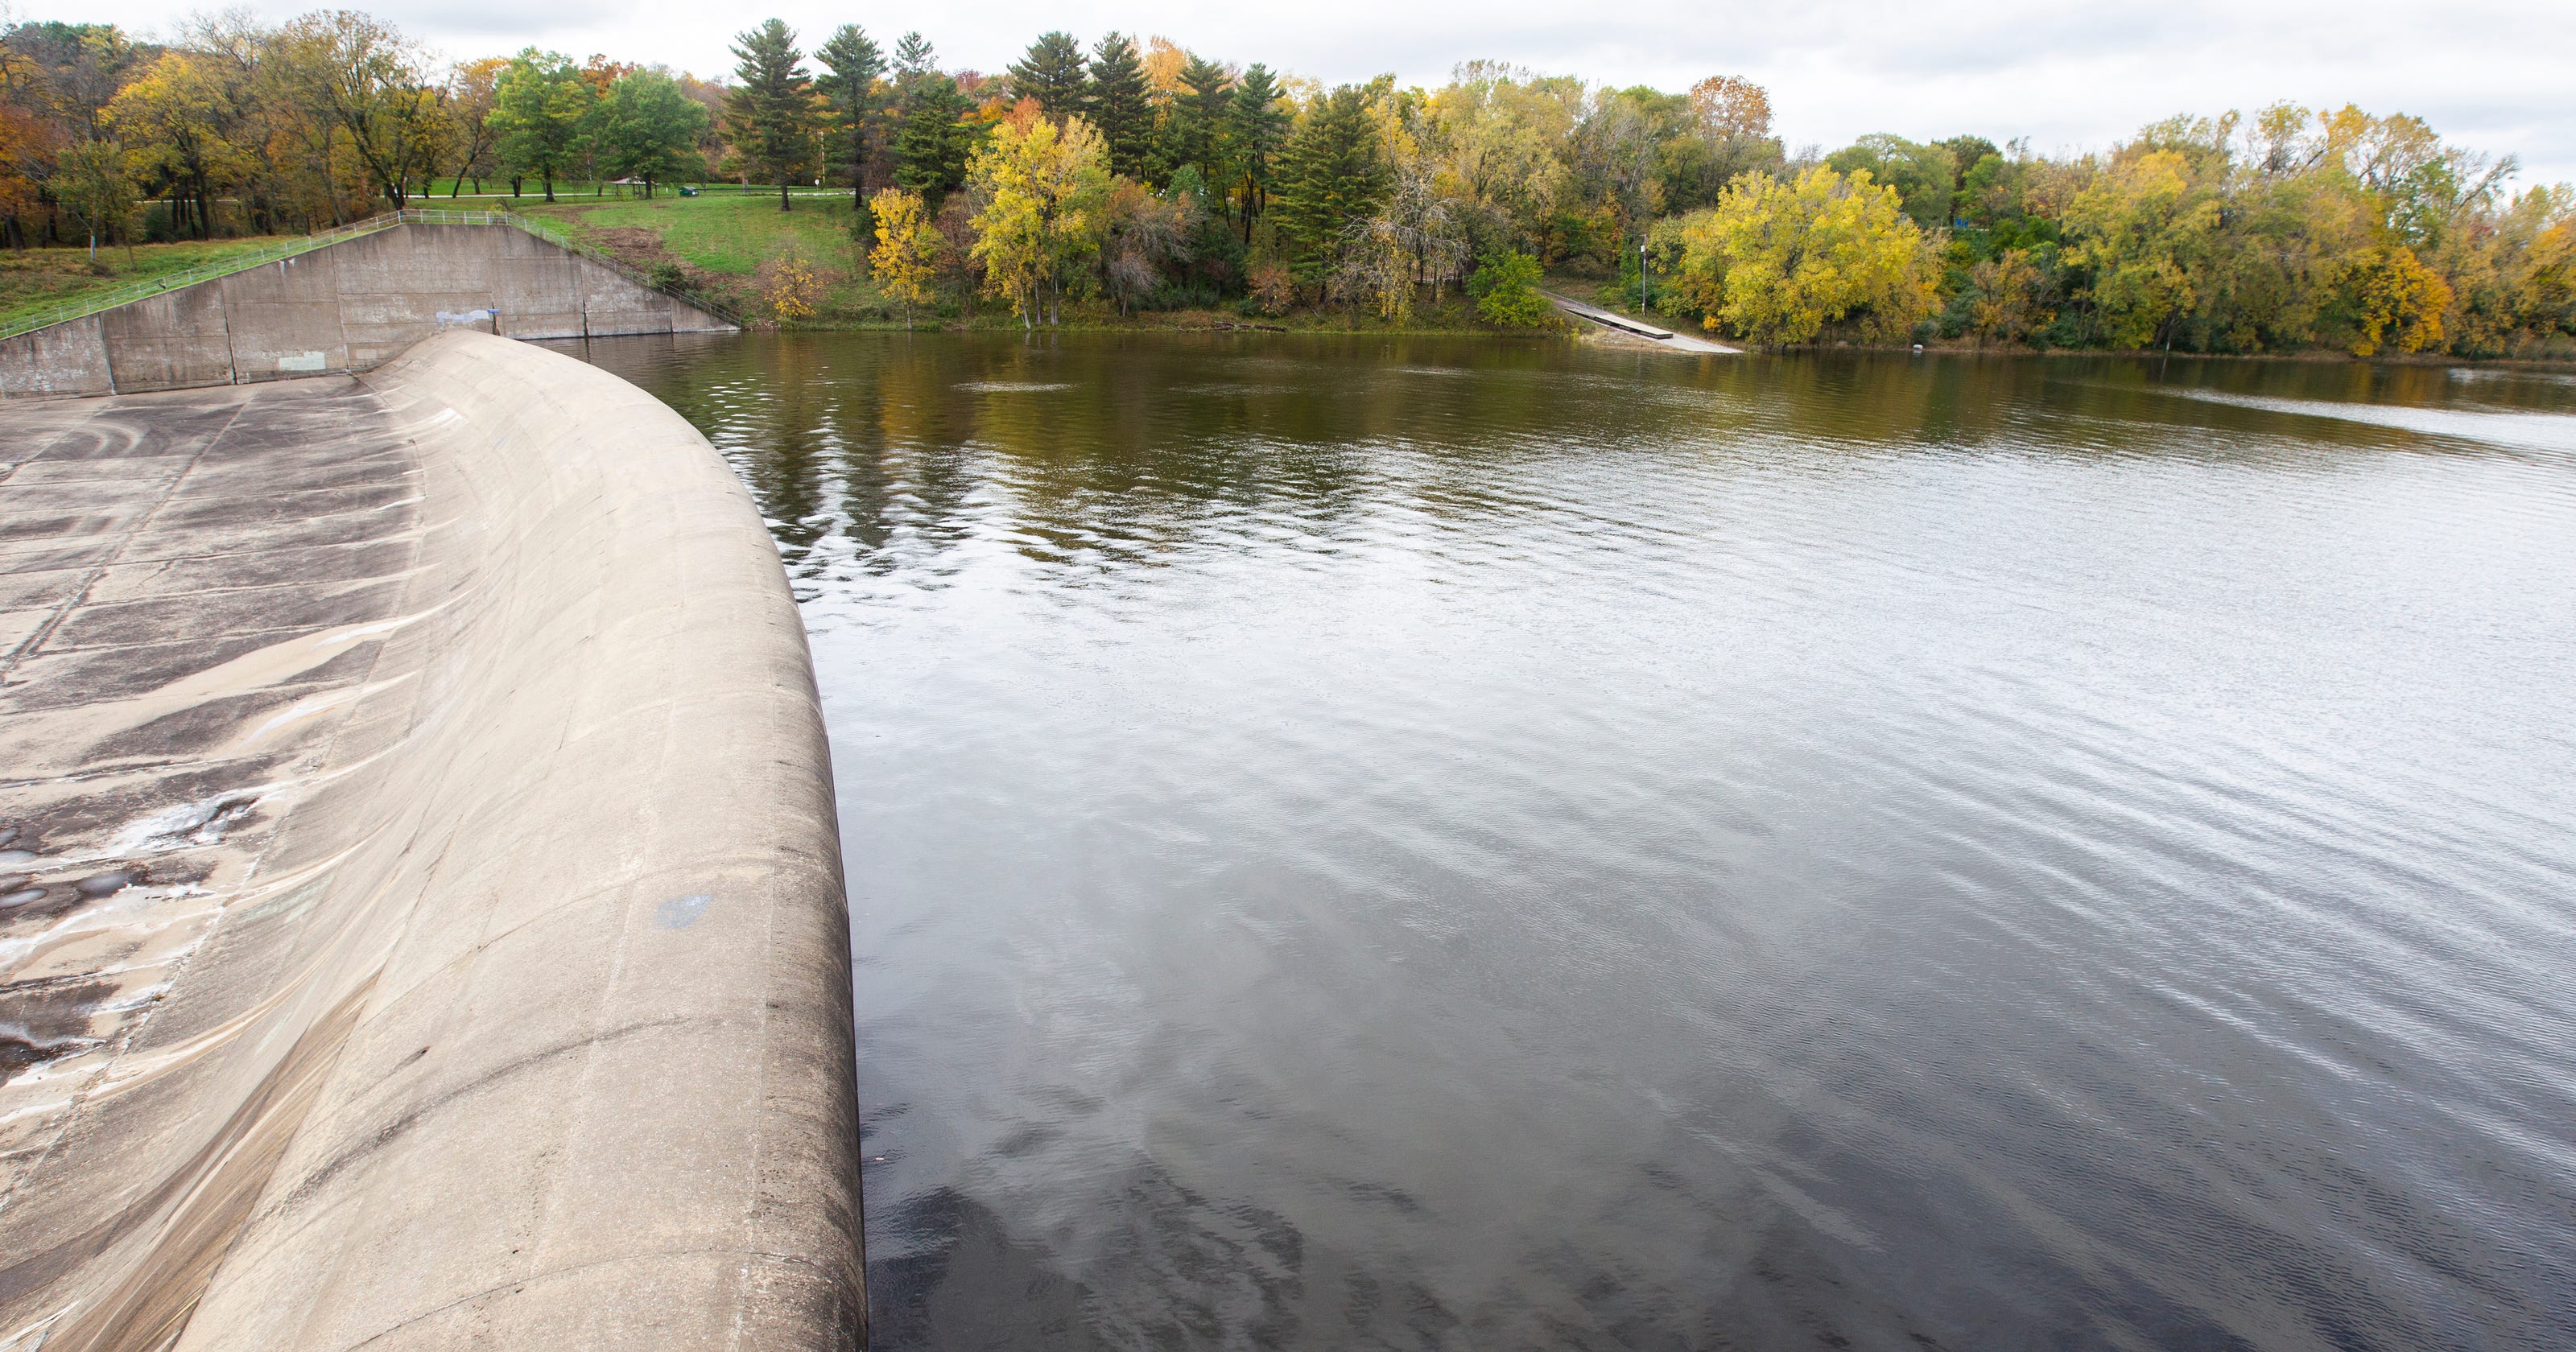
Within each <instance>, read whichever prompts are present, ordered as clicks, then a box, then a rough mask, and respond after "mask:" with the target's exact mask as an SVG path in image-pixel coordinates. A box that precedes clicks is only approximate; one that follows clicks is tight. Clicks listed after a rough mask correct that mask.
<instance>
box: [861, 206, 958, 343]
mask: <svg viewBox="0 0 2576 1352" xmlns="http://www.w3.org/2000/svg"><path fill="white" fill-rule="evenodd" d="M868 210H869V211H870V212H871V213H872V214H874V215H875V217H876V221H877V243H876V247H875V248H873V249H870V250H868V269H869V271H871V272H873V273H875V274H876V279H877V289H879V290H881V291H883V292H885V293H886V294H887V295H889V296H892V297H894V298H895V299H897V300H900V301H902V302H903V326H904V327H905V328H907V329H909V328H911V327H912V307H913V306H915V305H919V304H921V303H922V302H924V301H927V300H929V299H930V294H931V293H930V279H931V278H933V277H935V276H937V275H939V248H940V245H941V244H942V243H943V240H942V238H941V236H940V233H939V226H938V224H937V223H936V222H934V221H932V220H931V218H930V212H929V210H928V208H926V207H925V206H923V205H922V201H921V194H919V193H916V192H911V191H909V190H906V189H903V188H881V189H879V190H878V191H877V193H876V195H875V196H873V197H870V198H869V199H868Z"/></svg>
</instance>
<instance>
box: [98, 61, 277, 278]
mask: <svg viewBox="0 0 2576 1352" xmlns="http://www.w3.org/2000/svg"><path fill="white" fill-rule="evenodd" d="M103 121H104V122H105V124H106V125H107V126H108V127H109V128H111V129H112V130H113V131H114V132H115V133H116V134H117V135H118V136H119V137H122V138H123V139H124V140H125V141H126V143H127V144H128V145H130V146H131V147H132V148H133V150H132V154H133V162H134V163H135V164H138V165H143V166H148V167H149V168H150V169H151V170H152V171H154V172H155V173H157V174H158V175H160V176H162V177H163V178H164V179H165V180H166V181H167V182H169V183H170V184H171V188H172V192H171V196H172V198H173V200H174V202H176V203H180V204H184V205H185V206H186V207H187V208H188V210H187V211H186V212H185V213H184V215H183V218H182V222H179V224H181V225H182V228H185V224H184V222H185V218H186V217H193V218H194V230H195V233H196V235H197V237H198V238H199V239H212V238H214V205H215V197H216V194H217V193H219V192H229V191H230V190H231V189H232V188H233V187H234V185H235V184H237V183H238V182H239V181H240V180H241V179H242V178H244V177H245V176H246V175H247V173H248V170H249V162H250V159H251V157H252V156H253V154H254V153H255V151H254V150H253V148H250V147H246V146H243V145H242V144H240V143H239V142H238V141H237V140H236V139H235V134H236V132H237V130H238V127H239V121H240V119H239V117H238V110H237V109H236V108H235V107H234V106H233V101H232V97H231V90H230V89H228V88H227V86H226V84H225V82H224V81H223V80H222V78H221V74H220V72H219V71H218V70H216V69H215V68H214V66H213V63H211V62H209V61H207V60H206V59H205V58H202V57H199V56H196V55H193V54H191V53H186V52H167V53H164V54H163V55H162V56H161V57H160V59H158V60H156V61H154V62H153V63H152V64H151V65H150V66H149V67H147V68H146V69H145V70H144V72H143V74H142V76H141V77H140V78H138V79H136V80H135V81H134V82H133V83H131V84H129V85H127V86H126V87H125V88H123V89H122V90H119V91H118V92H117V95H116V97H115V98H114V99H111V100H109V102H108V105H107V107H106V108H105V110H104V117H103Z"/></svg>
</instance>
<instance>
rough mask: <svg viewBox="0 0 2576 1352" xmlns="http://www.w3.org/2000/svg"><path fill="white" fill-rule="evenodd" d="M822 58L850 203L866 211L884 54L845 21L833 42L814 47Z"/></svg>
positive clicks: (826, 91)
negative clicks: (838, 122) (844, 156)
mask: <svg viewBox="0 0 2576 1352" xmlns="http://www.w3.org/2000/svg"><path fill="white" fill-rule="evenodd" d="M814 55H816V56H817V57H820V58H822V61H823V66H824V68H825V69H827V70H829V71H830V72H831V74H830V75H829V76H828V77H826V78H825V79H824V80H823V81H822V82H821V83H822V86H823V96H824V97H825V98H826V99H827V100H829V101H830V102H831V105H832V112H833V114H834V115H835V116H837V117H838V118H840V120H841V135H842V136H843V138H845V139H844V140H843V141H842V143H841V145H842V149H843V151H844V152H845V153H847V154H848V155H849V157H850V192H851V194H852V196H851V199H850V201H851V207H852V209H853V210H855V211H857V212H859V213H860V214H861V215H865V214H866V213H867V209H868V182H867V180H868V151H869V149H870V148H871V147H872V146H873V145H874V144H875V143H876V138H877V135H878V127H877V121H878V104H879V100H878V97H877V77H878V76H880V75H883V74H885V69H886V64H885V53H884V52H882V51H880V50H879V49H878V48H877V44H876V43H875V41H874V40H872V39H870V38H869V37H868V34H867V30H866V29H864V28H861V27H859V26H858V25H857V24H849V23H845V24H843V25H841V26H840V28H839V30H837V31H836V32H834V33H833V34H832V40H831V41H829V42H826V43H824V44H823V45H822V46H821V47H818V48H816V49H815V51H814Z"/></svg>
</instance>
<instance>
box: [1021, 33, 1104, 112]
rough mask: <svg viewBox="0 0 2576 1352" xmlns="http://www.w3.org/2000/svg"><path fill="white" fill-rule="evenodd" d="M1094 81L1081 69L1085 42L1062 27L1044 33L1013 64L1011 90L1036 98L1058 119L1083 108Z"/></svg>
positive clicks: (1026, 96)
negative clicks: (1076, 39) (1079, 40)
mask: <svg viewBox="0 0 2576 1352" xmlns="http://www.w3.org/2000/svg"><path fill="white" fill-rule="evenodd" d="M1090 88H1091V82H1090V80H1089V79H1088V78H1087V77H1086V76H1084V74H1083V72H1082V45H1081V44H1080V43H1078V42H1075V41H1074V40H1073V34H1071V33H1067V32H1063V31H1061V30H1059V31H1057V32H1053V33H1041V34H1039V35H1038V40H1037V41H1035V42H1032V43H1030V44H1029V50H1028V54H1027V55H1025V56H1022V57H1021V58H1020V59H1019V60H1017V61H1014V62H1012V63H1011V92H1012V93H1014V94H1017V95H1019V96H1020V97H1022V98H1029V99H1036V100H1037V101H1038V107H1039V109H1040V110H1042V111H1043V112H1045V113H1046V115H1047V116H1048V117H1050V118H1053V119H1054V120H1056V121H1058V122H1062V121H1063V120H1064V119H1066V118H1068V117H1071V116H1073V115H1074V114H1075V113H1079V112H1081V111H1082V110H1083V99H1084V97H1085V96H1086V95H1087V94H1088V93H1089V92H1090Z"/></svg>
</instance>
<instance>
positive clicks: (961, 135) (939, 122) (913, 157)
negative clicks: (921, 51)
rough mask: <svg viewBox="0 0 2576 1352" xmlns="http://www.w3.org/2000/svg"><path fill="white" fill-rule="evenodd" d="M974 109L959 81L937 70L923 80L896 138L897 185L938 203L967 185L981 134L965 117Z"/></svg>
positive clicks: (915, 88)
mask: <svg viewBox="0 0 2576 1352" xmlns="http://www.w3.org/2000/svg"><path fill="white" fill-rule="evenodd" d="M973 106H974V105H973V104H972V103H970V102H969V101H968V100H967V98H966V95H965V94H964V93H962V92H960V91H959V90H958V88H957V82H956V81H955V80H952V79H950V78H948V77H947V76H945V75H941V74H938V73H937V72H932V73H930V74H928V75H925V76H923V77H922V78H921V80H920V82H919V83H918V84H916V85H914V86H913V91H912V107H911V109H910V110H909V111H907V112H905V114H904V115H903V126H902V128H901V129H899V130H897V131H896V132H895V134H894V163H895V169H894V181H895V182H896V183H899V184H901V185H902V186H904V187H906V188H909V189H911V190H912V191H914V192H917V193H919V194H921V195H922V196H923V197H924V198H926V199H928V200H930V201H932V202H936V201H938V200H939V198H941V197H942V196H945V195H946V194H947V193H948V192H949V190H951V189H953V188H955V187H956V186H957V185H959V184H961V183H963V182H965V181H966V158H967V156H968V155H969V154H970V153H972V152H973V150H974V148H975V132H974V129H973V128H971V127H969V126H967V125H966V123H965V121H964V118H965V116H966V113H967V110H968V109H970V108H972V107H973Z"/></svg>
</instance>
